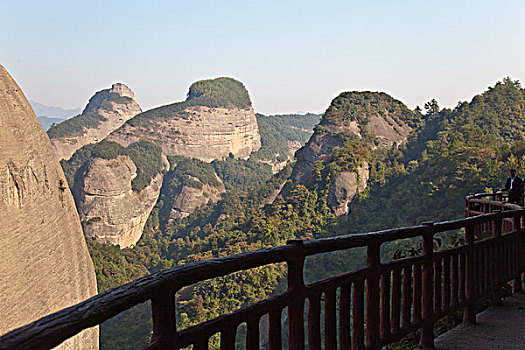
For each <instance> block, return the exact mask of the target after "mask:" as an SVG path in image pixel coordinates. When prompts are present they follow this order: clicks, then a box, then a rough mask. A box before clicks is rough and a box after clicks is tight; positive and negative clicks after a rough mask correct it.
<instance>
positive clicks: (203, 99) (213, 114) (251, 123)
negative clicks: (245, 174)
mask: <svg viewBox="0 0 525 350" xmlns="http://www.w3.org/2000/svg"><path fill="white" fill-rule="evenodd" d="M106 140H108V141H115V142H117V143H120V144H121V145H123V146H127V145H129V144H130V143H133V142H136V141H138V140H148V141H151V142H153V143H155V144H157V145H158V146H159V147H161V148H162V151H163V153H164V154H165V155H166V156H175V155H180V156H185V157H193V158H198V159H200V160H203V161H206V162H210V161H212V160H214V159H221V158H224V157H227V156H228V155H229V154H230V153H232V154H233V155H234V156H235V157H240V158H247V157H248V156H249V155H250V154H251V152H253V151H256V150H258V149H259V148H260V147H261V138H260V135H259V128H258V126H257V119H256V117H255V113H254V111H253V108H252V106H251V101H250V98H249V96H248V92H247V91H246V89H245V87H244V85H242V83H240V82H238V81H236V80H234V79H231V78H217V79H213V80H205V81H199V82H196V83H194V84H193V85H192V86H191V87H190V91H189V93H188V98H187V99H186V101H184V102H178V103H174V104H172V105H167V106H162V107H158V108H155V109H152V110H149V111H146V112H144V113H141V114H139V115H137V116H136V117H134V118H133V119H131V120H129V121H128V122H126V123H125V124H124V125H123V126H122V127H121V128H119V129H118V130H116V131H114V132H113V133H111V134H110V135H109V136H108V137H107V138H106Z"/></svg>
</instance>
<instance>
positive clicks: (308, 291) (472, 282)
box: [0, 194, 525, 350]
mask: <svg viewBox="0 0 525 350" xmlns="http://www.w3.org/2000/svg"><path fill="white" fill-rule="evenodd" d="M487 196H490V198H489V199H485V198H487ZM495 196H496V195H492V194H480V195H475V196H470V197H467V198H466V214H467V218H465V219H460V220H454V221H447V222H440V223H425V224H423V225H420V226H414V227H408V228H400V229H392V230H386V231H380V232H373V233H366V234H357V235H348V236H339V237H334V238H326V239H317V240H312V241H300V240H293V241H289V242H288V244H287V245H285V246H280V247H275V248H268V249H261V250H257V251H253V252H249V253H244V254H239V255H234V256H229V257H224V258H219V259H212V260H207V261H201V262H196V263H192V264H187V265H184V266H179V267H176V268H173V269H170V270H166V271H162V272H159V273H156V274H153V275H149V276H146V277H144V278H141V279H139V280H136V281H134V282H132V283H129V284H126V285H123V286H121V287H118V288H115V289H113V290H110V291H108V292H105V293H102V294H99V295H97V296H95V297H93V298H91V299H88V300H86V301H84V302H82V303H80V304H77V305H75V306H72V307H70V308H67V309H64V310H62V311H59V312H57V313H54V314H52V315H49V316H46V317H44V318H42V319H40V320H38V321H36V322H33V323H31V324H29V325H27V326H24V327H21V328H19V329H16V330H14V331H12V332H10V333H8V334H6V335H4V336H2V337H1V338H0V349H48V348H52V347H54V346H56V345H58V344H60V343H61V342H62V341H64V340H66V339H67V338H69V337H71V336H73V335H75V334H77V333H78V332H80V331H81V330H83V329H86V328H89V327H92V326H95V325H98V324H100V323H102V322H104V321H105V320H107V319H109V318H111V317H113V316H115V315H117V314H119V313H120V312H122V311H124V310H127V309H129V308H131V307H133V306H135V305H137V304H140V303H143V302H145V301H147V300H151V308H152V318H153V336H152V339H151V342H150V344H149V345H148V346H147V347H146V348H147V349H180V348H184V347H187V346H190V345H192V346H193V349H194V350H200V349H207V348H208V343H209V339H210V337H212V336H213V335H215V334H217V333H219V334H220V346H221V349H235V339H236V335H237V329H238V327H239V325H241V324H243V323H246V327H247V332H246V344H247V348H248V349H259V347H260V345H261V344H260V343H261V339H262V338H263V337H262V334H261V328H265V329H266V328H267V329H266V330H265V333H266V334H264V338H265V339H267V340H268V348H269V349H273V350H275V349H281V348H282V343H283V340H284V339H282V334H283V333H284V334H285V337H286V338H287V343H288V347H289V348H290V349H304V348H305V345H306V344H308V347H309V349H321V348H322V345H321V340H322V339H323V338H324V349H327V350H328V349H337V348H339V349H379V348H380V347H381V346H383V345H386V344H389V343H392V342H395V341H397V340H399V339H401V338H402V337H404V336H405V335H407V334H409V333H410V332H413V331H415V330H417V329H422V336H421V340H420V346H421V348H433V342H434V333H433V326H434V323H435V322H436V321H437V320H438V319H440V318H442V317H444V316H445V315H447V314H449V313H451V312H453V311H457V310H460V309H464V321H465V322H470V323H474V322H475V320H476V300H477V299H478V298H481V297H486V296H494V297H495V300H498V299H499V295H498V291H499V289H500V287H501V286H503V285H504V284H505V283H507V282H509V281H512V280H513V281H514V287H515V291H518V292H520V291H521V274H522V273H523V272H524V270H525V264H524V262H525V259H523V254H524V253H523V251H524V249H525V230H524V229H523V226H522V224H521V223H522V222H523V216H524V215H525V210H524V209H523V208H522V207H515V206H512V205H509V204H507V203H503V202H500V201H496V200H495V199H498V198H496V197H495ZM480 214H483V215H480ZM509 223H510V224H509ZM459 229H464V236H465V244H464V245H462V246H459V247H456V248H452V249H446V250H441V251H434V249H433V239H434V236H435V235H436V234H438V233H441V232H445V231H451V230H459ZM486 231H488V232H489V233H490V237H488V238H484V239H477V238H476V234H480V233H483V232H485V235H486ZM406 238H420V239H422V254H421V255H419V256H415V257H408V258H404V259H400V260H395V261H391V262H387V263H383V262H382V261H381V257H380V249H381V245H382V244H384V243H386V242H391V241H394V240H399V239H406ZM357 247H366V249H367V260H366V267H364V268H361V269H358V270H354V271H350V272H347V273H344V274H342V275H338V276H333V277H330V278H327V279H324V280H321V281H317V282H314V283H311V284H305V283H304V280H303V273H304V262H305V258H306V257H307V256H311V255H315V254H320V253H327V252H334V251H339V250H343V249H349V248H357ZM280 262H286V264H287V278H288V289H287V290H286V291H285V292H284V293H282V294H279V295H276V296H273V297H271V298H269V299H266V300H263V301H261V302H258V303H256V304H253V305H249V306H246V307H243V308H241V309H239V310H237V311H235V312H233V313H231V314H227V315H223V316H220V317H218V318H215V319H213V320H210V321H206V322H203V323H201V324H198V325H196V326H192V327H188V328H186V329H182V330H178V329H177V327H176V316H175V315H176V313H175V293H176V292H177V291H179V290H180V289H181V288H183V287H185V286H189V285H192V284H194V283H197V282H199V281H204V280H207V279H210V278H214V277H219V276H225V275H228V274H230V273H233V272H236V271H240V270H246V269H251V268H255V267H259V266H264V265H266V264H273V263H280ZM306 306H307V313H305V307H306ZM285 308H286V309H287V329H284V330H283V329H281V328H282V314H283V310H284V309H285ZM323 309H324V310H323ZM322 311H324V312H322ZM305 314H306V315H307V320H306V323H305V319H304V318H305ZM322 314H324V326H322V323H323V322H322V321H323V320H321V315H322ZM263 316H264V317H265V318H266V317H267V319H268V324H269V325H268V327H260V324H261V318H262V317H263ZM305 324H306V328H307V329H306V331H305ZM322 331H324V337H322V336H321V332H322ZM264 347H266V345H265V344H264Z"/></svg>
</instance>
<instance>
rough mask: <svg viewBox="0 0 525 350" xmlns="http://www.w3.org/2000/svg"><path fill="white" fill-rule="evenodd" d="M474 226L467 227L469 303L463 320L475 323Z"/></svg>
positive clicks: (466, 279) (467, 293)
mask: <svg viewBox="0 0 525 350" xmlns="http://www.w3.org/2000/svg"><path fill="white" fill-rule="evenodd" d="M474 241H475V236H474V226H473V225H467V226H466V227H465V242H466V244H467V263H466V278H465V289H466V298H467V303H466V305H465V312H464V314H463V322H466V323H471V324H475V323H476V281H477V278H476V265H475V264H476V261H475V259H476V251H475V249H476V247H475V246H474Z"/></svg>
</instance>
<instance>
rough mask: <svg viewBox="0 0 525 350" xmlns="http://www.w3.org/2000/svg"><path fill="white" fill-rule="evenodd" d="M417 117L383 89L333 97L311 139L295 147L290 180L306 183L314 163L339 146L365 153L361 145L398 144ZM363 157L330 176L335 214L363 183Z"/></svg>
mask: <svg viewBox="0 0 525 350" xmlns="http://www.w3.org/2000/svg"><path fill="white" fill-rule="evenodd" d="M419 120H420V116H419V115H417V113H415V112H413V111H411V110H409V109H408V108H407V107H406V106H405V105H404V104H403V103H402V102H400V101H398V100H395V99H393V98H392V97H391V96H389V95H387V94H385V93H377V92H345V93H342V94H340V95H339V96H338V97H336V98H335V99H334V100H333V101H332V103H331V105H330V107H329V108H328V109H327V110H326V112H325V114H324V116H323V118H322V119H321V122H320V123H319V125H318V126H317V127H316V128H315V131H314V134H313V135H312V137H311V138H310V140H309V141H308V142H307V143H306V145H305V146H304V147H302V148H301V149H300V150H299V151H297V153H296V158H297V162H296V164H295V166H294V169H293V172H292V176H291V180H292V182H294V183H305V182H308V181H310V180H311V179H312V170H313V168H314V164H315V163H316V162H318V161H330V159H331V157H332V155H333V153H334V152H335V151H338V150H342V149H344V150H345V152H350V153H352V152H354V150H355V152H360V153H363V148H364V149H368V151H371V150H374V149H376V148H378V147H384V148H390V147H392V146H397V145H400V144H402V143H403V142H405V140H406V138H407V136H408V134H409V133H410V132H411V131H412V129H413V127H414V126H416V125H417V123H418V122H419ZM349 139H353V140H354V142H353V143H351V144H352V145H353V146H349V143H348V142H347V140H349ZM352 147H355V148H354V149H352ZM358 148H359V150H358ZM368 153H369V152H368ZM361 158H363V159H361V164H354V166H353V168H352V169H343V171H341V172H340V173H339V174H338V176H337V177H336V178H335V179H333V180H332V183H331V187H330V192H329V203H330V206H331V208H332V210H334V212H335V213H336V214H337V215H338V216H341V215H345V214H347V213H348V205H349V203H350V202H351V201H352V199H353V197H354V196H355V194H356V193H358V192H360V191H362V190H364V189H365V187H366V183H367V181H368V177H369V170H368V163H367V162H366V157H361Z"/></svg>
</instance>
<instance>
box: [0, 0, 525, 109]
mask: <svg viewBox="0 0 525 350" xmlns="http://www.w3.org/2000/svg"><path fill="white" fill-rule="evenodd" d="M0 9H1V11H2V20H1V21H0V64H2V65H4V66H5V67H6V68H7V69H8V71H9V72H10V73H11V74H12V75H13V76H14V77H15V79H16V80H17V81H18V83H19V84H20V85H21V86H22V88H23V89H24V91H25V93H26V95H27V96H28V97H29V98H30V99H33V100H36V101H39V102H41V103H44V104H47V105H55V106H61V107H68V108H71V107H83V106H84V105H85V104H86V102H87V99H88V98H89V97H90V96H91V95H92V94H93V93H94V92H95V91H97V90H100V89H103V88H107V87H109V86H110V85H111V84H112V83H113V82H117V81H120V82H123V83H125V84H127V85H128V86H130V87H131V88H132V89H133V90H134V91H135V94H136V98H137V100H138V102H139V103H140V105H141V106H142V108H143V109H149V108H152V107H155V106H159V105H162V104H167V103H172V102H176V101H181V100H183V99H184V98H185V95H186V92H187V90H188V87H189V85H190V84H191V83H192V82H193V81H195V80H199V79H203V78H211V77H217V76H231V77H234V78H237V79H239V80H241V81H242V82H243V83H244V84H245V85H246V87H247V88H248V91H249V92H250V95H251V97H252V100H253V103H254V107H255V109H256V110H257V111H259V112H262V113H289V112H298V111H313V112H322V111H324V110H325V109H326V108H327V106H328V105H329V104H330V101H331V100H332V99H333V98H334V97H335V96H337V95H338V94H339V93H340V92H342V91H348V90H373V91H385V92H387V93H390V94H391V95H393V96H394V97H396V98H398V99H400V100H402V101H403V102H405V103H406V104H407V105H408V106H409V107H411V108H413V107H415V106H416V105H423V104H424V102H425V101H428V100H429V99H431V98H436V99H437V100H438V101H439V102H440V104H441V105H444V106H455V105H456V103H457V102H458V101H459V100H469V99H470V98H471V97H472V96H473V95H474V94H476V93H479V92H481V91H483V90H485V89H486V87H487V86H489V85H492V84H494V83H495V82H496V81H498V80H501V79H502V78H503V77H505V76H510V77H511V78H513V79H519V80H521V81H524V80H525V1H523V0H519V1H503V0H501V1H496V0H493V1H488V0H483V1H482V0H475V1H474V0H473V1H458V0H455V1H444V0H441V1H428V0H420V1H373V0H371V1H366V0H359V1H353V0H346V1H327V0H325V1H307V0H303V1H286V0H281V1H269V0H266V1H249V0H244V1H227V0H223V1H203V0H201V1H191V0H190V1H188V0H184V1H155V0H150V1H145V0H142V1H129V0H128V1H108V0H105V1H97V0H90V1H73V0H68V1H24V0H0Z"/></svg>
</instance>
